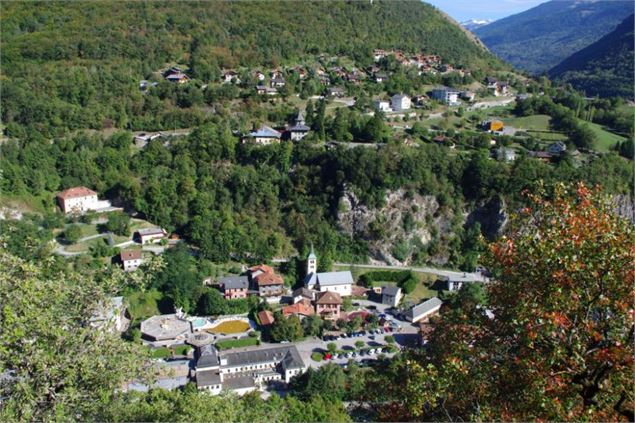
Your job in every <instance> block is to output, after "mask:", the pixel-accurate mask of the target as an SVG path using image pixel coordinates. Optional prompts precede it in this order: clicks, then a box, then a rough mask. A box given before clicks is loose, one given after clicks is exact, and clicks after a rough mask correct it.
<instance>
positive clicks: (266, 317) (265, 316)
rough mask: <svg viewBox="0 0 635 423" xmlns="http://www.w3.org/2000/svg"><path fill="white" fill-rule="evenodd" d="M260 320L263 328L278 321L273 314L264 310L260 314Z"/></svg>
mask: <svg viewBox="0 0 635 423" xmlns="http://www.w3.org/2000/svg"><path fill="white" fill-rule="evenodd" d="M258 320H259V321H260V324H261V325H262V326H269V325H272V324H273V322H275V321H276V319H275V318H274V317H273V314H272V313H271V312H270V311H269V310H262V311H260V312H258Z"/></svg>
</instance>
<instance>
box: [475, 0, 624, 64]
mask: <svg viewBox="0 0 635 423" xmlns="http://www.w3.org/2000/svg"><path fill="white" fill-rule="evenodd" d="M631 13H633V2H632V1H622V0H616V1H590V0H575V1H574V0H554V1H550V2H547V3H543V4H540V5H539V6H536V7H534V8H532V9H529V10H527V11H525V12H523V13H519V14H517V15H513V16H509V17H507V18H505V19H501V20H498V21H496V22H493V23H491V24H489V25H486V26H484V27H481V28H478V29H476V30H475V34H476V35H477V36H478V37H479V38H480V39H481V41H483V43H485V45H486V46H487V47H488V48H489V49H490V50H491V51H492V52H494V53H495V54H496V55H497V56H498V57H500V58H502V59H504V60H505V61H507V62H509V63H511V64H512V65H514V66H515V67H516V68H518V69H522V70H526V71H528V72H530V73H534V74H540V73H543V72H546V71H548V70H549V69H551V68H552V67H554V66H556V65H557V64H558V63H560V62H561V61H563V60H564V59H566V58H567V57H569V56H570V55H572V54H573V53H575V52H576V51H578V50H581V49H583V48H584V47H586V46H588V45H589V44H592V43H593V42H595V41H597V40H599V39H600V38H601V37H602V36H603V35H605V34H607V33H609V32H610V31H612V30H613V28H615V26H616V25H618V24H619V23H620V22H622V20H624V18H626V17H627V16H628V15H629V14H631Z"/></svg>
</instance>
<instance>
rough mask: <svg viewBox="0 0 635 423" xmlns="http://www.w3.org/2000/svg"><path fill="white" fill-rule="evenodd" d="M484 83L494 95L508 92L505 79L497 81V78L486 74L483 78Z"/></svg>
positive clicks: (497, 95)
mask: <svg viewBox="0 0 635 423" xmlns="http://www.w3.org/2000/svg"><path fill="white" fill-rule="evenodd" d="M485 85H486V87H487V89H488V91H490V92H491V93H492V94H493V95H494V96H496V97H499V96H501V95H505V94H507V93H508V92H509V84H508V83H507V82H506V81H499V80H498V79H496V78H494V77H491V76H488V77H487V78H486V79H485Z"/></svg>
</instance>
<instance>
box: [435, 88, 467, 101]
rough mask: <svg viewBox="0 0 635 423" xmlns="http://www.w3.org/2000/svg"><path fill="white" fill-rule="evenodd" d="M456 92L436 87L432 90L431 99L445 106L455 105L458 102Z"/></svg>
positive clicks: (457, 92) (457, 93) (451, 89)
mask: <svg viewBox="0 0 635 423" xmlns="http://www.w3.org/2000/svg"><path fill="white" fill-rule="evenodd" d="M459 94H460V92H459V91H458V90H455V89H453V88H448V87H438V88H435V89H434V90H432V94H431V97H432V98H434V99H435V100H437V101H441V102H443V103H446V104H450V105H455V104H458V102H459Z"/></svg>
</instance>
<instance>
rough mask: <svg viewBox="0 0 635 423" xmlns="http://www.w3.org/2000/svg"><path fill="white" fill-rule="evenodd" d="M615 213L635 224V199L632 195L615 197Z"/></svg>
mask: <svg viewBox="0 0 635 423" xmlns="http://www.w3.org/2000/svg"><path fill="white" fill-rule="evenodd" d="M613 203H614V204H615V212H616V213H617V214H618V215H620V216H622V217H624V218H626V219H628V220H630V221H631V222H632V223H633V224H635V198H633V197H631V196H630V195H615V196H613Z"/></svg>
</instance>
